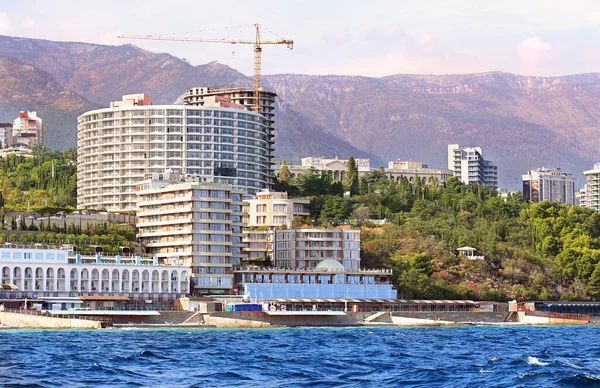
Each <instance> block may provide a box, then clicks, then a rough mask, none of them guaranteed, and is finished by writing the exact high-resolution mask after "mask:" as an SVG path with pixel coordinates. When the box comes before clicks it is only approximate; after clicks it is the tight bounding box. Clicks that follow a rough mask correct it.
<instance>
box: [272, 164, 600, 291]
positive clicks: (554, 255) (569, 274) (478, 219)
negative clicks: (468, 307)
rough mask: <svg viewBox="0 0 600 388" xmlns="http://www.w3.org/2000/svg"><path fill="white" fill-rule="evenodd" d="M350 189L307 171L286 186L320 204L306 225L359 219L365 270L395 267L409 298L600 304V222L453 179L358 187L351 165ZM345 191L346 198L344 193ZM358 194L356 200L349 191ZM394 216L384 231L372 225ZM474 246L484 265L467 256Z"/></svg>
mask: <svg viewBox="0 0 600 388" xmlns="http://www.w3.org/2000/svg"><path fill="white" fill-rule="evenodd" d="M349 165H350V168H349V174H348V178H347V179H346V181H345V182H343V183H340V182H333V181H331V179H330V178H329V177H328V176H321V174H320V173H317V172H314V171H308V172H306V173H304V174H301V175H300V176H298V177H296V178H295V179H291V178H290V177H289V174H287V171H286V170H285V168H284V169H282V170H283V172H282V173H281V174H280V176H279V182H278V183H277V185H278V188H279V189H283V190H287V191H288V192H289V193H290V194H291V195H295V196H308V197H311V198H312V199H311V203H310V211H311V217H310V219H306V220H295V223H296V224H297V225H299V224H313V223H315V224H318V225H329V224H333V225H335V224H337V223H346V222H350V223H351V224H354V225H357V226H361V227H362V242H361V247H362V248H361V250H362V252H361V257H362V265H363V266H364V267H371V268H392V269H393V270H394V278H395V281H396V282H397V285H398V288H399V290H400V294H401V295H402V296H403V297H406V298H432V299H462V298H468V299H476V300H486V299H487V300H498V301H506V300H511V299H517V300H524V299H526V300H536V299H545V300H559V299H560V300H582V299H592V298H596V297H600V240H599V237H600V216H599V215H598V213H597V212H595V211H593V210H590V209H585V208H581V207H577V206H570V205H562V204H557V203H548V202H542V203H528V202H526V201H524V200H523V198H522V197H521V196H520V195H516V196H510V195H509V196H507V197H506V198H500V197H499V196H498V195H497V193H496V192H495V191H494V190H491V189H489V188H486V187H483V186H477V185H465V184H463V183H462V182H460V181H459V180H458V179H457V178H455V177H452V178H450V179H449V180H448V181H447V182H446V184H445V185H440V184H439V183H438V182H437V181H435V180H430V181H428V182H424V181H422V180H418V179H417V180H416V181H415V183H413V184H411V183H409V182H408V181H407V180H406V179H402V180H400V182H395V181H393V180H388V179H387V178H386V177H385V175H384V174H383V172H382V171H378V170H376V171H373V172H371V173H369V174H367V175H366V176H364V177H363V178H361V179H360V181H359V183H358V184H357V183H356V181H355V180H356V178H352V176H353V172H352V171H351V168H352V167H351V165H352V161H350V163H349ZM344 192H346V196H344V195H343V193H344ZM348 193H351V194H352V195H351V196H348V195H347V194H348ZM384 218H387V219H388V220H389V221H390V222H389V223H388V224H386V225H384V226H374V225H372V224H370V220H372V219H384ZM461 246H471V247H474V248H476V249H477V250H478V251H477V253H478V254H480V255H484V256H485V260H473V261H471V260H468V259H466V258H464V257H461V256H458V255H457V251H456V248H458V247H461Z"/></svg>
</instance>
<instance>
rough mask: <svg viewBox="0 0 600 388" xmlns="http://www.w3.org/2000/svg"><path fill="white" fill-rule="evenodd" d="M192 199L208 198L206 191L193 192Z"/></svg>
mask: <svg viewBox="0 0 600 388" xmlns="http://www.w3.org/2000/svg"><path fill="white" fill-rule="evenodd" d="M194 197H202V198H208V197H209V194H208V190H194Z"/></svg>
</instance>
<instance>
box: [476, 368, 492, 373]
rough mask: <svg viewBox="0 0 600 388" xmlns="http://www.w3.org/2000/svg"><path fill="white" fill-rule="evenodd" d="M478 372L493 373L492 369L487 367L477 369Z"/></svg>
mask: <svg viewBox="0 0 600 388" xmlns="http://www.w3.org/2000/svg"><path fill="white" fill-rule="evenodd" d="M479 373H494V371H493V370H489V369H479Z"/></svg>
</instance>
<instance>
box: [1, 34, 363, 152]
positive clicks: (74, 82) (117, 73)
mask: <svg viewBox="0 0 600 388" xmlns="http://www.w3.org/2000/svg"><path fill="white" fill-rule="evenodd" d="M0 56H5V57H10V58H15V59H17V60H19V61H23V62H25V63H28V64H30V65H32V66H31V67H33V68H34V69H36V71H38V72H41V73H45V74H48V75H49V76H52V77H53V78H54V79H53V80H52V85H53V87H54V88H55V89H58V88H62V89H64V90H70V91H73V92H75V93H78V94H80V95H83V96H85V97H86V98H87V99H89V100H90V101H94V108H99V107H105V106H108V103H109V102H110V101H113V100H118V99H120V98H121V95H123V94H129V93H139V92H145V93H150V94H151V95H152V99H153V102H154V103H157V104H170V103H173V102H174V101H176V100H177V99H178V98H179V97H180V96H181V95H182V94H183V93H184V92H185V90H186V89H187V88H188V87H191V86H204V85H209V86H230V85H246V86H250V85H251V84H252V81H251V79H250V78H248V77H246V76H244V75H243V74H241V73H239V72H237V71H236V70H233V69H231V68H229V67H227V66H224V65H221V64H218V63H214V62H213V63H208V64H205V65H200V66H192V65H190V64H188V63H187V62H185V61H183V60H181V59H179V58H176V57H173V56H171V55H169V54H164V53H162V54H155V53H151V52H149V51H145V50H142V49H140V48H137V47H135V46H132V45H123V46H106V45H96V44H88V43H73V42H52V41H47V40H40V39H26V38H14V37H8V36H0ZM21 76H22V74H21ZM17 78H21V77H17ZM35 85H37V87H38V88H40V90H44V92H43V93H42V94H48V96H47V97H48V99H49V100H52V97H51V96H50V95H49V94H50V91H49V90H47V89H46V88H44V87H43V86H42V85H39V84H37V83H35ZM58 85H60V86H58ZM10 90H12V93H8V95H10V96H9V97H8V98H7V97H5V96H2V95H0V120H2V119H4V120H8V119H9V118H11V117H12V116H14V113H13V112H14V110H15V108H14V107H13V106H12V105H11V106H5V107H4V108H2V104H6V103H8V102H9V101H8V100H10V99H14V98H12V95H15V96H16V95H17V93H18V88H16V87H15V88H11V89H10ZM23 102H25V101H23ZM66 106H68V105H66ZM22 109H24V108H22ZM29 109H33V108H29ZM86 110H89V108H88V107H85V108H83V107H82V108H74V109H73V110H72V112H73V113H70V112H69V113H66V114H65V112H63V111H58V110H57V111H56V112H53V111H52V110H51V109H50V110H44V109H38V111H39V112H40V114H45V115H46V117H44V119H45V123H46V125H47V126H48V128H49V131H48V134H47V140H48V141H47V144H48V145H49V146H50V147H55V148H59V149H64V148H68V147H75V146H76V124H75V123H76V118H77V116H78V115H79V114H81V113H83V112H85V111H86ZM6 111H8V113H7V114H8V118H5V115H4V114H3V112H6ZM17 111H18V110H17ZM282 112H286V113H287V114H288V115H287V117H280V120H279V126H278V128H279V131H278V135H279V136H277V137H276V142H277V143H278V144H281V146H277V145H276V149H278V150H279V151H277V152H276V155H277V156H279V157H282V158H300V157H302V156H303V155H305V153H304V152H308V153H315V154H323V155H327V154H328V153H329V152H332V151H335V152H336V154H339V155H340V156H344V157H347V156H349V155H360V156H364V157H372V158H374V157H373V156H372V155H369V154H367V153H365V152H362V151H360V150H358V149H357V148H355V147H353V146H351V145H350V144H348V143H347V142H346V141H344V140H341V139H338V138H336V137H334V136H331V135H329V134H328V133H327V131H325V130H324V129H323V128H320V127H319V126H318V125H315V124H309V122H310V120H308V119H305V118H304V117H301V116H299V115H298V114H296V113H295V112H294V111H293V108H292V107H289V106H288V107H287V108H286V109H285V110H283V109H282ZM11 120H12V119H11ZM286 123H290V125H292V126H293V127H291V128H290V129H289V130H287V129H286V128H285V126H286ZM298 136H300V138H302V139H303V142H302V143H301V145H300V146H298V144H297V142H296V140H297V139H298ZM284 150H285V151H284ZM282 151H284V152H282ZM290 151H295V152H292V153H289V152H290Z"/></svg>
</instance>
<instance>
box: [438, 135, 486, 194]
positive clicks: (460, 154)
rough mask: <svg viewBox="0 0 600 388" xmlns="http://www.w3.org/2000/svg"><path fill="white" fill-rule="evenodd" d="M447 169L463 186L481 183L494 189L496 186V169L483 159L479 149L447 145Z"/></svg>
mask: <svg viewBox="0 0 600 388" xmlns="http://www.w3.org/2000/svg"><path fill="white" fill-rule="evenodd" d="M448 169H449V170H452V171H454V176H456V177H458V178H459V179H460V180H461V181H462V182H463V183H464V184H469V183H482V184H484V185H486V186H488V187H491V188H494V189H495V188H496V187H497V186H498V167H496V165H495V164H494V163H492V162H491V161H489V160H485V159H484V158H483V151H482V150H481V148H480V147H461V146H460V145H458V144H448Z"/></svg>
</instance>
